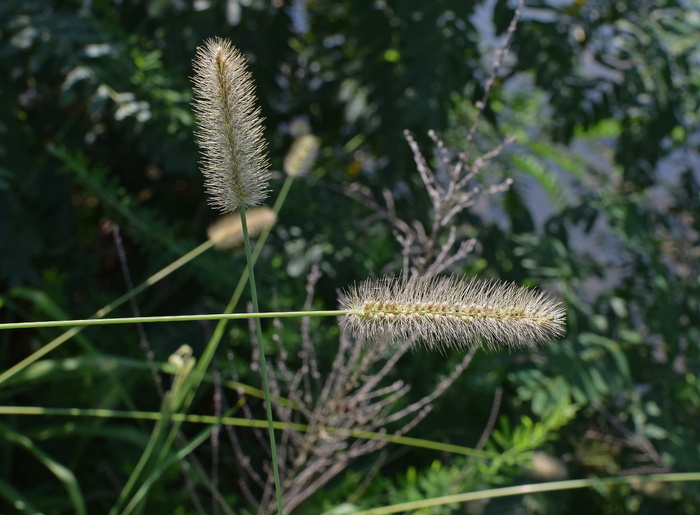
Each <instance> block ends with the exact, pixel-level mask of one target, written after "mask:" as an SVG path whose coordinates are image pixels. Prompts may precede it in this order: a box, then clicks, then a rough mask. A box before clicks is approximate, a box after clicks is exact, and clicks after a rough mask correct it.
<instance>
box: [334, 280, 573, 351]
mask: <svg viewBox="0 0 700 515" xmlns="http://www.w3.org/2000/svg"><path fill="white" fill-rule="evenodd" d="M343 307H344V309H345V310H347V316H346V317H345V321H344V325H345V328H346V329H348V330H349V331H350V332H351V333H352V334H353V335H354V336H355V337H357V338H359V339H362V340H366V341H368V340H376V341H412V342H415V343H423V344H425V345H427V346H429V347H435V346H437V347H454V348H465V347H469V348H474V347H478V346H481V345H485V346H486V347H489V348H496V347H499V346H508V347H513V348H516V347H523V346H534V345H537V344H539V343H543V342H545V341H548V340H552V339H555V338H557V337H560V336H562V335H563V334H564V325H565V322H566V314H565V311H564V309H563V307H562V306H561V304H560V303H559V302H557V301H555V300H553V299H551V298H550V297H549V296H548V295H547V294H546V293H544V292H541V291H538V290H534V289H529V288H525V287H522V286H518V285H516V284H513V283H510V284H509V283H505V282H502V281H499V280H486V281H484V280H478V279H469V280H467V279H464V278H461V277H436V278H432V279H411V280H403V279H397V278H391V277H385V278H382V279H376V280H367V281H364V282H362V283H360V284H359V285H355V286H353V287H352V288H350V289H349V290H348V291H347V292H346V301H345V302H344V306H343Z"/></svg>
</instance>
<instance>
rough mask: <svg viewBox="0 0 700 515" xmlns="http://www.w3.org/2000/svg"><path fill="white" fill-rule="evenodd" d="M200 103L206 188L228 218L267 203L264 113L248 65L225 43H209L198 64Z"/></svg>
mask: <svg viewBox="0 0 700 515" xmlns="http://www.w3.org/2000/svg"><path fill="white" fill-rule="evenodd" d="M194 73H195V74H194V77H193V79H192V81H193V83H194V94H195V98H194V101H193V103H192V105H193V109H194V114H195V119H196V122H197V125H198V128H199V130H198V131H197V143H198V144H199V147H200V151H201V156H202V158H201V165H202V173H203V174H204V177H205V182H204V186H205V188H206V190H207V193H208V194H209V203H210V204H211V205H212V206H213V207H215V208H216V209H219V210H220V211H222V212H223V213H229V212H233V211H236V210H238V209H241V208H247V207H252V206H257V205H259V204H260V203H261V202H262V201H263V200H264V199H265V198H266V197H267V181H268V178H269V171H268V168H269V164H268V160H267V152H266V149H267V144H266V142H265V139H264V137H263V126H262V118H261V116H260V108H258V107H256V105H255V104H256V98H255V87H254V85H253V80H252V78H251V75H250V72H249V71H248V70H247V62H246V59H245V57H244V56H243V55H242V54H241V53H240V51H239V50H238V49H237V48H236V47H234V46H233V45H232V44H231V42H230V41H228V40H226V39H220V38H216V39H210V40H207V41H206V42H205V44H204V46H203V47H200V48H199V49H198V50H197V56H196V57H195V60H194Z"/></svg>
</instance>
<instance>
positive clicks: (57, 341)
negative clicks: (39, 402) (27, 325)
mask: <svg viewBox="0 0 700 515" xmlns="http://www.w3.org/2000/svg"><path fill="white" fill-rule="evenodd" d="M213 246H214V242H213V241H212V240H207V241H205V242H204V243H202V244H201V245H199V246H198V247H195V248H194V249H192V250H190V251H189V252H188V253H187V254H185V255H184V256H182V257H180V258H178V259H176V260H175V261H173V262H172V263H170V264H169V265H168V266H166V267H165V268H163V269H162V270H160V271H158V272H156V273H155V274H153V275H152V276H150V277H149V278H148V279H146V280H145V281H143V282H142V283H141V284H139V285H138V286H136V287H135V288H134V289H133V290H131V291H129V292H127V293H125V294H124V295H122V296H121V297H119V298H118V299H116V300H114V301H113V302H111V303H109V304H107V305H106V306H105V307H103V308H102V309H100V310H98V311H97V312H95V314H94V315H92V318H91V319H93V318H94V319H97V318H102V317H103V316H105V315H106V314H107V313H110V312H111V311H113V310H115V309H116V308H118V307H119V306H121V305H122V304H124V303H125V302H126V301H128V300H129V299H131V298H133V297H135V296H136V295H138V294H139V293H141V292H142V291H143V290H145V289H146V288H148V287H149V286H153V285H154V284H155V283H157V282H158V281H160V280H161V279H163V278H164V277H167V276H168V275H170V274H171V273H173V272H174V271H175V270H177V269H178V268H180V267H181V266H182V265H184V264H186V263H188V262H190V261H192V260H193V259H194V258H196V257H197V256H199V255H200V254H202V253H203V252H205V251H207V250H209V249H210V248H212V247H213ZM69 325H72V324H69ZM56 327H59V326H56ZM85 327H86V325H85V324H84V325H81V326H80V327H73V328H72V329H70V330H69V331H66V332H65V333H63V334H62V335H61V336H59V337H57V338H54V339H53V340H51V341H50V342H49V343H47V344H46V345H44V346H43V347H41V348H40V349H38V350H37V351H36V352H33V353H32V354H30V355H29V356H27V357H26V358H24V359H23V360H22V361H20V362H19V363H17V364H15V365H14V366H12V367H10V368H9V369H7V370H5V371H4V372H3V373H2V374H0V384H2V383H4V382H5V381H7V380H8V379H9V378H11V377H12V376H14V375H15V374H17V373H18V372H20V371H22V370H24V369H25V368H27V367H28V366H29V365H31V364H32V363H34V362H35V361H37V360H39V359H41V358H43V357H44V356H46V355H47V354H48V353H49V352H52V351H53V350H55V349H57V348H58V347H60V346H61V345H63V344H64V343H65V342H67V341H68V340H70V339H71V338H72V337H73V336H75V335H76V334H78V333H79V332H80V331H82V330H83V329H84V328H85ZM8 329H11V328H8Z"/></svg>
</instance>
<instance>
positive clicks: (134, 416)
mask: <svg viewBox="0 0 700 515" xmlns="http://www.w3.org/2000/svg"><path fill="white" fill-rule="evenodd" d="M0 415H18V416H46V417H90V418H113V419H128V420H153V421H157V420H161V419H162V418H163V413H161V412H158V411H123V410H112V409H101V408H44V407H41V406H0ZM170 417H171V420H176V421H180V422H188V423H190V424H217V423H219V422H220V423H221V425H224V426H235V427H248V428H257V429H266V428H267V427H268V421H267V420H256V419H249V418H237V417H228V416H223V417H221V418H219V417H215V416H214V415H194V414H189V413H171V414H170ZM274 427H275V429H276V430H278V431H285V430H288V431H299V432H306V431H308V430H309V429H310V426H309V425H308V424H299V423H294V422H280V421H278V422H274ZM324 430H325V431H326V432H327V433H328V434H330V435H339V436H346V437H350V438H361V439H364V440H375V441H381V442H389V443H394V444H397V445H406V446H408V447H416V448H420V449H429V450H433V451H438V452H443V453H449V454H459V455H463V456H474V457H477V458H482V459H492V458H495V457H497V455H496V454H495V453H493V452H489V451H480V450H477V449H472V448H471V447H465V446H462V445H454V444H448V443H444V442H434V441H432V440H425V439H422V438H412V437H409V436H398V435H390V434H386V433H377V432H374V431H362V430H359V429H346V428H341V427H332V426H326V427H324Z"/></svg>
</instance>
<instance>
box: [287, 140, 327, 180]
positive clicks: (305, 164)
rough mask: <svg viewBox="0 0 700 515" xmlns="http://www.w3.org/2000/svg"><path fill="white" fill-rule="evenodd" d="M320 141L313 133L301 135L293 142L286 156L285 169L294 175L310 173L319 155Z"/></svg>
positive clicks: (299, 175)
mask: <svg viewBox="0 0 700 515" xmlns="http://www.w3.org/2000/svg"><path fill="white" fill-rule="evenodd" d="M318 149H319V142H318V138H317V137H316V136H314V135H313V134H304V135H302V136H299V137H298V138H297V139H295V140H294V143H292V146H291V148H290V149H289V152H288V153H287V156H286V157H285V158H284V171H285V172H287V175H290V176H292V177H302V176H304V175H306V174H307V173H309V170H310V169H311V165H313V164H314V161H315V160H316V156H317V155H318Z"/></svg>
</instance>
